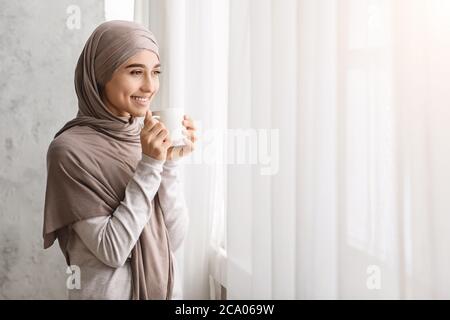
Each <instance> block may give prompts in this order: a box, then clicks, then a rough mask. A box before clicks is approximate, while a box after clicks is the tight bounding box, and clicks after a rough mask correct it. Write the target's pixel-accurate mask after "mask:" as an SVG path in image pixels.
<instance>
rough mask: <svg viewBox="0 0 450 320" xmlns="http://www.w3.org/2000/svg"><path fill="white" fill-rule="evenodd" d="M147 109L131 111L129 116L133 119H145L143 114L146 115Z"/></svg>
mask: <svg viewBox="0 0 450 320" xmlns="http://www.w3.org/2000/svg"><path fill="white" fill-rule="evenodd" d="M148 109H149V108H148V107H147V108H142V109H139V110H133V112H131V113H130V114H131V115H132V116H133V117H136V118H138V117H145V114H146V113H147V110H148Z"/></svg>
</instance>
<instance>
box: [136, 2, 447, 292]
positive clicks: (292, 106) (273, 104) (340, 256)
mask: <svg viewBox="0 0 450 320" xmlns="http://www.w3.org/2000/svg"><path fill="white" fill-rule="evenodd" d="M135 4H136V5H135V19H136V20H137V21H139V22H142V23H144V24H146V25H149V26H150V29H151V30H153V31H154V32H155V33H156V35H157V37H158V39H159V40H160V42H161V47H162V49H161V52H162V57H163V75H162V86H161V91H160V94H159V98H158V100H157V101H156V103H155V105H157V106H161V107H174V106H183V107H184V108H185V109H186V112H187V113H188V114H191V115H192V116H193V117H194V118H195V119H197V120H198V123H199V124H200V136H201V140H200V142H199V145H198V149H197V150H196V152H195V153H194V154H193V155H192V156H191V157H189V158H188V159H186V160H185V164H184V171H183V172H184V176H183V182H184V183H185V187H186V195H187V201H188V205H189V208H190V217H191V226H190V231H189V235H188V239H187V241H186V242H185V245H184V250H182V251H180V252H178V253H177V255H178V256H179V260H178V261H179V263H180V265H181V266H180V267H181V269H182V279H179V281H180V283H181V285H182V286H183V287H184V293H185V298H187V299H197V298H202V299H205V298H212V299H218V298H225V295H224V292H223V287H225V288H226V291H227V292H226V298H228V299H318V298H324V299H352V298H360V299H369V298H375V299H377V298H383V299H410V298H450V289H449V288H450V276H449V275H448V272H447V270H449V267H450V248H449V246H450V245H449V244H450V233H449V232H447V230H449V228H450V216H448V212H449V211H450V210H449V209H450V198H449V197H448V196H447V194H448V190H450V182H449V181H450V165H449V163H450V144H449V143H448V141H449V140H450V126H449V125H448V123H450V121H449V120H450V108H449V107H448V103H447V101H449V98H450V97H449V95H450V94H449V92H450V90H449V89H450V88H449V86H450V84H449V81H448V79H447V77H446V76H447V75H450V63H449V61H448V57H449V56H450V55H449V54H450V2H449V1H447V0H220V1H217V0H216V1H209V0H194V1H192V0H190V1H189V2H187V1H186V0H169V1H167V0H166V1H158V0H151V1H144V0H136V1H135ZM225 213H226V215H225ZM225 224H226V227H227V228H226V242H225V234H224V233H223V230H224V226H225Z"/></svg>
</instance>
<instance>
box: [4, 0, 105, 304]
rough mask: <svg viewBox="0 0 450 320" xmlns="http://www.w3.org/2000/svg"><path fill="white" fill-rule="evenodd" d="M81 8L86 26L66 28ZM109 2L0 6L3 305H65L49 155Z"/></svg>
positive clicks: (33, 1) (71, 110) (25, 0)
mask: <svg viewBox="0 0 450 320" xmlns="http://www.w3.org/2000/svg"><path fill="white" fill-rule="evenodd" d="M72 4H75V5H76V6H78V8H79V9H80V18H81V20H80V21H81V27H80V29H73V30H71V29H70V28H69V27H68V26H67V24H66V22H67V19H68V17H70V16H71V14H73V13H75V11H73V12H71V13H67V10H68V7H69V6H70V5H72ZM103 9H104V4H103V1H89V0H71V1H68V0H46V1H38V0H21V1H7V0H0V75H1V77H0V138H1V140H0V299H65V298H66V287H65V281H66V279H67V276H68V275H67V274H66V273H65V271H66V266H65V260H64V258H63V255H62V254H61V252H60V251H59V247H58V244H57V243H56V245H54V247H52V248H51V249H48V250H45V251H44V250H43V249H42V245H43V242H42V221H43V205H44V194H45V184H46V163H45V160H46V152H47V147H48V145H49V143H50V142H51V140H52V138H53V135H54V134H55V133H56V131H57V130H58V129H59V128H60V127H61V126H62V125H63V124H64V123H65V122H66V121H67V120H70V119H71V118H73V117H74V116H75V114H76V111H77V100H76V95H75V89H74V85H73V76H74V69H75V64H76V62H77V59H78V56H79V54H80V52H81V50H82V47H83V45H84V43H85V41H86V40H87V38H88V37H89V35H90V34H91V32H92V31H93V30H94V28H95V27H96V26H97V25H98V24H99V23H101V22H103V21H104V12H103V11H104V10H103Z"/></svg>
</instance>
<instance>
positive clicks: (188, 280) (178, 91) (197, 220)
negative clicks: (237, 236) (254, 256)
mask: <svg viewBox="0 0 450 320" xmlns="http://www.w3.org/2000/svg"><path fill="white" fill-rule="evenodd" d="M226 3H227V1H225V0H218V1H214V2H211V1H208V0H192V1H191V0H190V1H189V2H187V1H185V0H181V1H180V0H168V1H159V0H149V1H145V0H136V1H135V4H136V5H135V8H136V11H135V20H136V21H138V22H140V23H143V24H146V25H147V26H148V27H149V28H150V30H152V31H153V32H154V33H155V35H156V37H157V39H158V41H159V44H160V55H161V60H162V62H161V63H162V74H161V76H160V82H161V84H160V91H159V93H158V96H157V97H155V101H154V103H153V108H155V109H162V108H171V107H183V108H184V109H185V111H186V114H188V115H190V116H191V117H192V118H193V119H194V120H195V122H196V125H197V127H198V136H199V138H200V140H199V141H198V142H197V143H196V145H197V146H196V150H195V151H194V153H193V154H191V155H190V156H188V157H187V158H185V159H183V160H182V164H183V170H182V182H183V185H184V187H185V195H186V201H187V205H188V209H189V216H190V229H189V232H188V236H187V239H186V240H185V242H184V245H183V250H180V251H179V252H177V253H176V255H177V258H178V259H177V261H178V265H179V266H180V268H179V269H180V274H179V275H178V277H177V279H178V281H177V280H175V283H176V285H180V286H182V287H183V293H184V295H183V298H184V299H210V298H211V297H213V298H214V297H215V294H216V293H217V294H218V295H219V294H220V292H221V290H220V289H221V288H220V284H221V283H222V284H223V282H225V278H226V276H225V275H224V273H225V272H224V270H223V269H224V267H220V262H216V261H223V260H224V257H223V253H224V247H225V243H224V242H225V239H224V236H225V234H224V232H223V230H224V228H225V226H224V223H223V221H224V206H225V204H224V197H225V196H224V187H223V186H224V183H225V164H224V161H223V157H224V155H223V154H224V152H223V150H224V146H223V145H224V140H225V137H224V131H225V124H226V104H227V81H226V76H227V65H228V64H227V57H228V55H227V53H228V47H227V45H228V41H227V40H228V35H227V32H228V28H227V25H228V19H227V9H228V6H227V5H226ZM211 261H214V264H213V265H211ZM216 264H217V265H219V266H218V267H216ZM222 264H223V262H222ZM217 298H219V296H218V297H217Z"/></svg>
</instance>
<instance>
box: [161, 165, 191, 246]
mask: <svg viewBox="0 0 450 320" xmlns="http://www.w3.org/2000/svg"><path fill="white" fill-rule="evenodd" d="M178 161H179V160H175V161H173V160H172V161H170V160H168V161H166V162H165V163H164V166H163V172H162V173H161V178H162V180H161V185H160V187H159V190H158V195H159V199H160V203H161V208H162V209H163V213H164V222H165V224H166V227H167V230H168V232H169V239H170V244H171V249H172V251H175V250H177V249H178V248H179V247H180V246H181V244H182V242H183V240H184V238H185V236H186V233H187V230H188V226H189V215H188V209H187V206H186V200H185V197H184V192H183V188H182V184H181V181H180V179H179V175H178Z"/></svg>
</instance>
